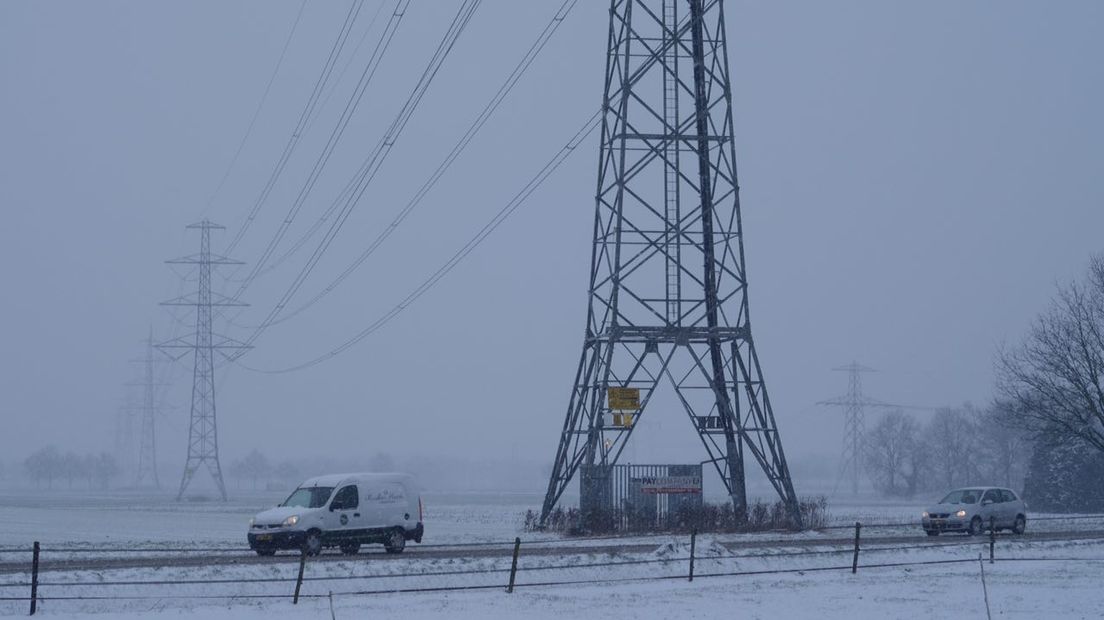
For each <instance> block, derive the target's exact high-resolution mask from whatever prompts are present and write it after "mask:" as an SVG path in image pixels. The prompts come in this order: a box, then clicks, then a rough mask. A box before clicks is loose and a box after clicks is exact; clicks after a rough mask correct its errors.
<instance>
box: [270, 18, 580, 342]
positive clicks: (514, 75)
mask: <svg viewBox="0 0 1104 620" xmlns="http://www.w3.org/2000/svg"><path fill="white" fill-rule="evenodd" d="M577 2H578V0H565V1H564V2H563V4H561V5H560V7H559V9H557V11H556V13H555V15H553V17H552V19H551V20H550V21H549V22H548V24H547V25H545V27H544V29H543V30H542V31H541V33H540V35H539V36H538V37H537V40H536V41H534V42H533V44H532V45H531V46H530V47H529V49H528V50H527V51H526V53H525V55H524V56H523V57H522V59H521V61H520V62H518V64H517V65H516V66H515V67H514V69H513V71H512V72H511V73H510V74H509V76H507V78H506V81H505V82H504V83H503V84H502V86H500V87H499V89H498V91H497V92H496V93H495V94H494V96H493V97H492V98H491V100H490V101H489V102H487V104H486V105H485V106H484V107H483V109H482V110H481V111H480V113H479V115H478V116H476V118H475V120H474V121H472V124H471V125H470V126H469V127H468V130H467V131H466V132H465V133H464V135H463V136H461V138H460V140H459V141H458V142H457V143H456V144H455V145H454V146H453V147H452V150H451V151H449V153H448V155H447V156H446V157H445V159H444V160H443V161H442V162H441V163H440V164H439V165H438V166H437V168H436V169H435V170H434V171H433V173H432V174H430V176H429V178H428V179H427V180H426V181H425V182H424V183H423V184H422V186H421V187H420V188H419V189H418V191H417V192H416V193H415V194H414V197H413V198H411V199H410V201H409V202H408V203H407V204H406V206H404V207H403V208H402V209H401V210H400V211H399V213H398V214H397V215H396V216H395V218H394V219H393V220H392V221H391V223H390V224H388V226H387V227H386V228H384V229H383V231H381V232H380V233H379V235H377V236H376V238H375V240H373V241H372V243H370V244H369V245H368V247H367V248H365V250H364V251H363V252H361V254H360V255H359V256H358V257H357V258H356V259H355V260H354V261H353V262H352V263H350V264H349V266H348V267H346V268H345V269H344V270H343V271H342V272H341V274H340V275H338V276H337V277H336V278H334V280H333V281H332V282H330V283H329V284H328V285H326V287H325V288H323V289H322V290H321V291H320V292H318V293H317V294H315V295H314V297H312V298H311V299H310V300H308V301H307V302H306V303H304V304H302V305H301V306H299V307H298V308H296V309H295V310H293V311H291V312H290V313H287V314H285V315H284V316H282V317H281V318H279V319H277V320H275V321H272V323H271V324H272V325H277V324H280V323H283V322H285V321H288V320H291V319H292V318H294V317H295V316H297V315H299V314H300V313H301V312H303V311H304V310H306V309H307V308H309V307H311V306H312V305H314V304H315V303H317V302H318V301H319V300H321V299H322V298H323V297H325V296H326V295H327V294H329V293H330V292H331V291H333V290H334V289H335V288H337V287H338V286H339V285H340V284H341V283H342V282H343V281H345V279H346V278H348V277H349V276H350V275H352V273H353V272H354V271H356V269H357V268H358V267H360V265H362V264H363V263H364V261H365V260H367V259H368V257H370V256H371V255H372V254H374V253H375V251H376V250H377V249H378V248H379V246H380V245H382V244H383V242H384V241H385V240H386V239H387V238H388V237H390V236H391V234H392V233H394V232H395V230H397V229H398V227H399V225H400V224H402V222H403V221H404V220H405V219H406V217H407V216H408V215H410V213H411V212H412V211H414V209H415V208H417V206H418V205H419V204H421V202H422V200H423V199H424V198H425V197H426V196H427V195H428V194H429V192H430V190H432V189H433V187H434V186H435V185H436V184H437V182H438V181H440V180H441V177H443V176H444V174H445V173H446V172H447V171H448V169H449V168H450V167H452V164H453V163H455V162H456V160H457V159H458V158H459V157H460V155H461V154H462V153H463V152H464V150H465V149H466V148H467V146H468V144H470V143H471V141H472V140H473V139H474V138H475V136H476V134H478V133H479V131H480V130H481V129H482V128H483V126H484V125H486V123H487V121H489V120H490V118H491V116H492V115H493V114H494V113H495V111H497V110H498V108H499V106H501V104H502V102H503V101H505V99H506V97H507V96H508V95H509V94H510V92H511V91H512V90H513V89H514V87H515V86H516V85H517V83H518V81H519V80H520V79H521V77H522V75H524V74H525V72H526V70H527V69H528V68H529V66H530V65H532V64H533V61H534V60H536V58H537V56H538V55H539V54H540V52H541V51H542V50H543V49H544V48H545V46H546V45H547V44H548V42H549V41H550V40H551V38H552V35H553V34H554V33H555V32H556V30H557V29H558V28H559V26H560V24H562V23H563V20H564V19H565V18H566V17H567V15H568V13H570V12H571V9H572V8H573V7H574V6H575V4H576V3H577ZM321 222H322V220H319V225H320V224H321ZM315 230H317V228H312V230H311V231H308V233H307V236H309V235H311V234H313V232H314V231H315ZM304 239H306V236H304Z"/></svg>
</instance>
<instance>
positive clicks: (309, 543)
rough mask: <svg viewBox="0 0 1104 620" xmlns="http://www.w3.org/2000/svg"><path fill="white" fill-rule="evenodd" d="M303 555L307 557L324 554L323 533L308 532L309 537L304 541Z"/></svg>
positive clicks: (316, 531)
mask: <svg viewBox="0 0 1104 620" xmlns="http://www.w3.org/2000/svg"><path fill="white" fill-rule="evenodd" d="M303 553H305V554H307V555H318V554H319V553H322V532H319V531H318V530H311V531H309V532H307V537H306V538H305V539H303Z"/></svg>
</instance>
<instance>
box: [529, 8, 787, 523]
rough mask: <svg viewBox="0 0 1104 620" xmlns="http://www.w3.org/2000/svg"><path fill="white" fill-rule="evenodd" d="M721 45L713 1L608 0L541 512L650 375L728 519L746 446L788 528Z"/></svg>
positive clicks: (610, 431)
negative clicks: (587, 209)
mask: <svg viewBox="0 0 1104 620" xmlns="http://www.w3.org/2000/svg"><path fill="white" fill-rule="evenodd" d="M725 39H726V37H725V17H724V2H723V1H704V0H613V2H612V6H611V10H610V28H609V45H608V52H607V57H606V74H605V76H606V79H605V97H604V99H603V115H604V118H603V123H602V135H601V145H600V153H599V166H598V190H597V206H596V208H597V215H596V217H595V224H594V245H593V251H592V254H591V272H590V289H589V290H590V300H589V303H588V311H587V323H586V334H585V338H584V342H583V352H582V356H581V358H580V360H579V366H578V371H577V373H576V377H575V385H574V389H573V390H572V393H571V399H570V402H569V405H568V408H567V415H566V418H565V420H564V425H563V431H562V434H561V436H560V441H559V448H558V449H557V451H556V457H555V461H554V465H553V470H552V476H551V479H550V480H549V483H548V491H547V494H546V495H545V499H544V505H543V507H542V511H541V521H542V522H544V521H545V520H546V519H547V517H548V515H549V513H550V512H551V511H552V509H553V508H554V507H555V505H556V503H557V502H558V501H559V499H560V497H561V495H562V494H563V492H564V490H565V489H566V488H567V486H568V484H569V483H570V481H571V479H572V477H573V476H574V475H575V474H576V472H577V471H579V470H580V468H581V467H586V469H584V470H583V471H584V477H585V472H586V471H587V470H590V469H591V467H592V466H599V467H601V466H608V465H612V464H614V463H616V462H617V460H618V458H619V456H620V455H621V452H622V451H623V450H624V447H625V444H626V443H627V441H628V439H629V437H630V436H631V434H632V431H633V429H634V428H636V425H637V424H638V423H639V421H640V419H641V414H643V413H644V411H645V409H646V408H647V404H648V402H649V400H650V399H651V397H652V395H653V393H654V391H655V389H656V388H657V386H658V384H659V383H660V382H661V381H663V382H665V383H669V384H670V385H671V387H672V388H673V390H674V393H675V394H674V395H675V396H676V397H677V399H678V402H679V403H680V406H679V408H680V409H682V410H684V411H685V413H686V415H687V416H688V419H689V422H690V423H691V424H692V425H693V427H694V429H695V431H697V433H698V435H699V436H700V438H701V441H702V444H703V445H704V446H705V450H706V452H707V453H708V454H709V457H710V459H711V461H709V462H711V463H712V464H713V465H714V467H716V469H717V472H718V473H719V474H720V476H721V479H722V480H723V481H724V484H725V487H726V490H727V492H728V494H729V496H730V497H731V499H732V502H733V505H734V508H735V509H736V512H737V514H740V515H743V514H746V509H747V496H746V484H745V477H744V473H745V472H744V451H745V450H747V451H748V452H750V453H751V456H752V458H754V460H755V462H757V463H758V464H759V466H760V467H761V468H762V470H763V471H764V472H765V474H766V477H767V479H768V480H769V481H770V483H771V485H772V486H773V488H774V490H775V492H776V493H777V494H778V496H779V497H781V498H782V500H783V502H784V503H785V505H786V506H787V508H788V511H789V513H790V516H791V519H793V521H794V522H795V523H797V524H800V514H799V511H798V503H797V495H796V494H795V492H794V488H793V482H792V480H791V478H790V472H789V468H788V466H787V464H786V458H785V455H784V454H783V450H782V443H781V440H780V438H779V434H778V429H777V426H776V424H775V418H774V413H773V411H772V409H771V404H770V400H769V398H768V397H767V390H766V384H765V382H764V380H763V377H762V374H761V369H760V365H759V358H758V356H757V354H756V352H755V346H754V344H753V340H752V335H751V328H750V319H749V316H748V298H747V278H746V272H745V262H744V245H743V237H742V234H743V230H742V223H741V220H740V202H739V195H738V185H737V180H736V160H735V156H736V154H735V148H734V146H733V129H732V97H731V85H730V80H729V67H728V58H727V55H726V49H727V48H726V40H725ZM610 388H614V391H613V392H611V391H610ZM617 388H628V390H618V389H617ZM637 390H638V391H637ZM623 398H624V400H622V399H623ZM634 398H636V399H637V400H633V399H634ZM626 414H628V416H629V417H628V418H626Z"/></svg>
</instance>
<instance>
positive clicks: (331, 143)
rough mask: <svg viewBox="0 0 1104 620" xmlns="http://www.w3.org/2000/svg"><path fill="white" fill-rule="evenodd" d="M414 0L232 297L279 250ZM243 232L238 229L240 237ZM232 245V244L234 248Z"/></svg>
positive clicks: (400, 12)
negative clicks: (250, 269) (285, 213)
mask: <svg viewBox="0 0 1104 620" xmlns="http://www.w3.org/2000/svg"><path fill="white" fill-rule="evenodd" d="M410 1H411V0H397V2H396V4H395V10H394V11H393V12H392V14H391V19H390V20H389V21H388V23H387V27H386V28H385V29H384V31H383V33H382V34H381V35H380V40H379V41H378V42H377V43H376V48H375V50H373V52H372V57H371V58H370V59H369V61H368V64H367V65H365V67H364V71H363V72H362V73H361V75H360V80H359V81H358V82H357V86H356V88H355V89H353V92H352V93H351V94H350V95H349V99H348V101H346V102H345V109H344V110H342V112H341V116H340V118H339V119H338V122H337V124H336V125H335V126H334V128H333V129H332V130H331V131H330V136H329V138H328V139H327V140H326V145H325V146H324V147H323V149H322V152H321V153H319V155H318V157H317V158H316V159H315V162H314V166H313V167H312V168H311V171H310V174H309V175H308V176H307V179H306V180H305V181H304V182H303V185H302V187H300V188H299V193H298V195H297V196H296V198H295V201H294V202H293V203H292V205H291V208H290V209H288V213H287V215H285V216H284V219H283V221H282V222H281V223H280V226H279V228H277V230H276V234H275V235H273V236H272V239H270V240H269V242H268V245H266V246H265V249H264V251H263V252H262V253H261V256H260V258H259V259H257V262H256V264H255V265H254V266H253V269H252V271H250V273H249V275H248V276H246V278H245V280H243V281H242V283H241V284H240V285H239V286H238V290H237V292H235V293H234V295H233V297H235V298H237V297H240V296H241V295H242V293H244V292H245V290H246V289H247V288H249V286H250V285H251V284H252V283H253V280H254V279H255V278H256V277H257V275H258V274H259V273H260V271H261V269H263V268H264V266H265V264H267V262H268V259H269V258H270V257H271V256H272V253H273V252H275V251H276V247H277V246H278V245H279V244H280V241H282V240H283V238H284V235H285V234H287V231H288V229H289V228H290V227H291V224H292V222H294V221H295V218H296V216H297V215H298V214H299V211H300V209H302V208H303V204H304V203H305V202H306V199H307V196H308V195H309V194H310V192H311V191H312V190H313V189H314V185H315V184H316V183H317V182H318V177H319V176H320V175H321V174H322V170H324V169H325V167H326V164H327V163H328V162H329V160H330V156H331V155H332V154H333V151H334V149H335V148H337V144H338V142H340V140H341V137H342V136H343V135H344V134H345V129H346V128H347V127H348V125H349V121H350V120H351V119H352V116H353V114H354V113H355V112H356V109H357V107H358V106H359V105H360V101H361V99H362V98H363V97H364V93H365V91H366V90H367V88H368V84H369V83H370V82H371V81H372V78H373V77H375V75H376V70H377V69H378V68H379V65H380V63H381V61H382V60H383V56H384V54H385V53H386V52H387V49H388V48H389V47H390V45H391V41H392V40H393V39H394V37H395V32H396V31H397V30H398V28H399V24H400V23H401V21H402V18H403V16H404V15H405V14H406V10H407V8H408V7H409V5H410ZM240 235H241V232H239V237H240ZM232 247H233V244H231V248H232Z"/></svg>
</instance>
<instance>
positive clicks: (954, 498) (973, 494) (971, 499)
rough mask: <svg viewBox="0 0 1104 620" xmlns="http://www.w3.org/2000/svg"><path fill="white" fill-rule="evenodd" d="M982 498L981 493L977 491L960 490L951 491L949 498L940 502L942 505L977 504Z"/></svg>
mask: <svg viewBox="0 0 1104 620" xmlns="http://www.w3.org/2000/svg"><path fill="white" fill-rule="evenodd" d="M980 497H981V491H979V490H977V489H959V490H957V491H951V492H950V493H948V494H947V497H944V498H943V499H941V500H939V503H940V504H976V503H978V498H980Z"/></svg>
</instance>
